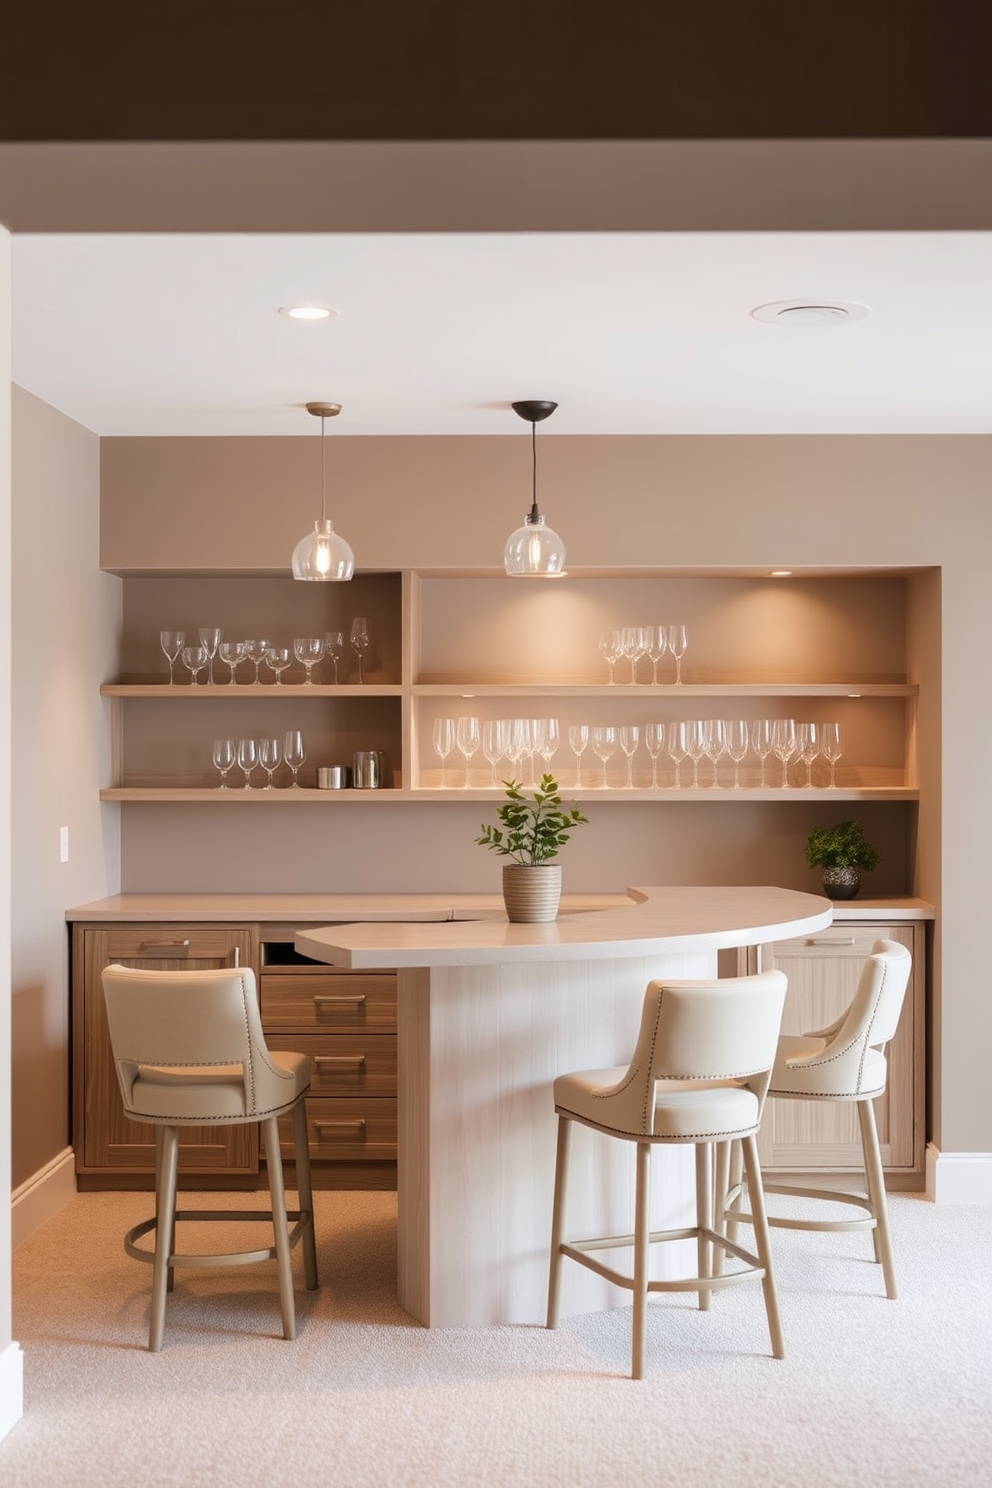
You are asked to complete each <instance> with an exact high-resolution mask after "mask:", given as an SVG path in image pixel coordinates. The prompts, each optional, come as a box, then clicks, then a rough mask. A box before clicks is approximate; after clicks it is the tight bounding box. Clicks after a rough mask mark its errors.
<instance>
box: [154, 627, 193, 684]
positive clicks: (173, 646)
mask: <svg viewBox="0 0 992 1488" xmlns="http://www.w3.org/2000/svg"><path fill="white" fill-rule="evenodd" d="M158 643H159V645H160V646H161V647H162V650H163V651H164V652H165V655H166V658H167V659H168V662H169V686H170V687H172V686H174V685H175V681H176V679H175V676H174V675H173V672H174V669H175V665H176V660H177V658H178V656H179V653H180V651H181V650H182V649H183V647H184V646H185V644H186V632H185V631H183V630H160V631H159V633H158Z"/></svg>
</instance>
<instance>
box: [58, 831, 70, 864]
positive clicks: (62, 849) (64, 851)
mask: <svg viewBox="0 0 992 1488" xmlns="http://www.w3.org/2000/svg"><path fill="white" fill-rule="evenodd" d="M68 861H69V828H68V827H59V862H60V863H68Z"/></svg>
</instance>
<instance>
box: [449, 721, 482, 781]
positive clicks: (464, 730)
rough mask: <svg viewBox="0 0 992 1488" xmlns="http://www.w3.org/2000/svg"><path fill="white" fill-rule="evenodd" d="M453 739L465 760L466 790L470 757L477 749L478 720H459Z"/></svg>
mask: <svg viewBox="0 0 992 1488" xmlns="http://www.w3.org/2000/svg"><path fill="white" fill-rule="evenodd" d="M455 739H456V742H457V744H458V752H459V754H461V755H462V756H463V758H464V760H465V779H464V780H463V781H462V785H463V787H465V788H467V787H468V785H469V784H470V782H471V778H472V756H473V754H475V752H476V750H477V749H478V747H479V743H480V740H479V720H478V719H477V718H459V720H458V723H457V725H456V727H455Z"/></svg>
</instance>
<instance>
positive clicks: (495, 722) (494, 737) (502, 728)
mask: <svg viewBox="0 0 992 1488" xmlns="http://www.w3.org/2000/svg"><path fill="white" fill-rule="evenodd" d="M509 727H510V724H509V719H507V718H487V719H486V721H485V723H484V725H483V728H482V753H483V754H484V755H485V757H486V759H487V760H488V762H489V768H490V771H491V773H492V779H491V780H490V782H489V783H490V785H492V786H494V787H495V786H496V785H498V784H499V782H498V781H497V779H496V766H497V765H498V764H499V762H500V760H501V759H502V758H503V756H504V754H505V753H506V739H507V734H508V732H509Z"/></svg>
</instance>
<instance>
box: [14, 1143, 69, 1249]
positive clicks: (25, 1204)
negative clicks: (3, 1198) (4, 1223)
mask: <svg viewBox="0 0 992 1488" xmlns="http://www.w3.org/2000/svg"><path fill="white" fill-rule="evenodd" d="M75 1196H76V1165H75V1159H74V1156H73V1151H72V1148H71V1147H66V1148H65V1150H64V1151H63V1152H60V1153H59V1155H58V1157H53V1158H52V1160H51V1162H49V1163H46V1164H45V1166H44V1167H43V1168H40V1169H39V1171H38V1172H37V1173H34V1174H33V1175H32V1176H31V1177H30V1178H29V1179H28V1180H27V1181H26V1182H25V1183H22V1184H21V1185H20V1187H19V1188H15V1189H14V1192H13V1193H12V1194H11V1196H10V1229H11V1243H12V1245H13V1247H14V1249H15V1250H16V1249H17V1247H18V1245H20V1244H21V1243H22V1242H23V1241H24V1240H26V1239H27V1238H28V1236H29V1235H33V1234H34V1232H35V1230H37V1229H38V1228H39V1226H41V1225H43V1224H44V1223H45V1220H46V1219H51V1218H52V1216H53V1215H54V1214H58V1212H59V1210H60V1209H61V1208H62V1207H63V1206H64V1205H65V1204H68V1202H69V1200H70V1199H73V1198H75Z"/></svg>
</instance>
